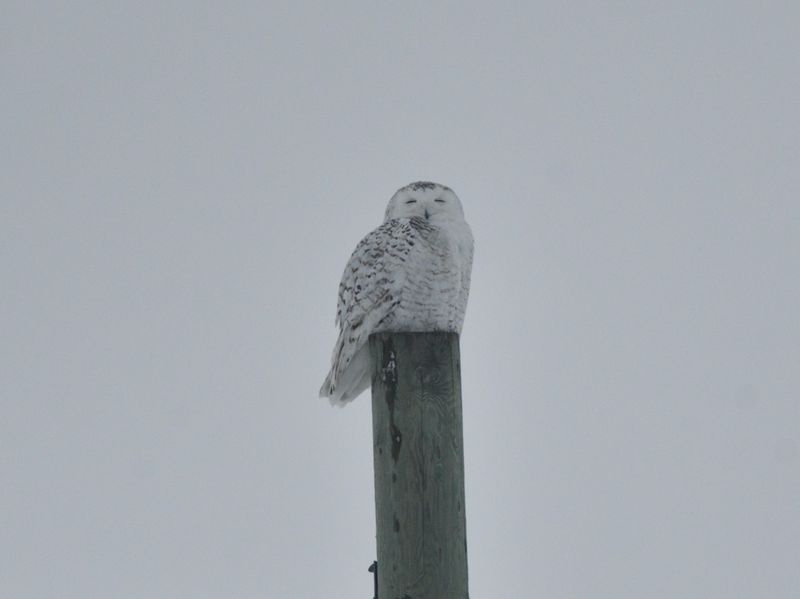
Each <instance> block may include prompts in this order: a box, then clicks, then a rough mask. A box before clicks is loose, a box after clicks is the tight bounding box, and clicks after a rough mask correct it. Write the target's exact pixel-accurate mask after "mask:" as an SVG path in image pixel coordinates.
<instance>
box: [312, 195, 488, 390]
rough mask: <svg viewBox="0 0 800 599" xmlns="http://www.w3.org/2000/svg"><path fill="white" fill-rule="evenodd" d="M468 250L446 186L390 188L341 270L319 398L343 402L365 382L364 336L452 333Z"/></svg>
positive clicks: (462, 300)
mask: <svg viewBox="0 0 800 599" xmlns="http://www.w3.org/2000/svg"><path fill="white" fill-rule="evenodd" d="M472 253H473V240H472V232H471V231H470V228H469V225H468V224H467V222H466V221H465V220H464V212H463V210H462V208H461V202H460V201H459V199H458V197H457V196H456V195H455V193H453V191H452V190H451V189H450V188H448V187H445V186H443V185H439V184H437V183H423V182H420V183H412V184H411V185H407V186H406V187H403V188H401V189H400V190H398V192H397V193H395V195H394V196H393V197H392V199H391V200H390V201H389V205H388V206H387V208H386V217H385V220H384V222H383V224H382V225H381V226H380V227H378V228H377V229H375V230H374V231H372V232H371V233H370V234H369V235H367V236H366V237H364V239H362V240H361V242H360V243H359V244H358V246H356V249H355V251H354V252H353V255H352V256H351V257H350V260H349V261H348V262H347V266H346V267H345V269H344V274H343V275H342V281H341V283H340V284H339V302H338V307H337V311H336V323H337V324H338V325H339V338H338V339H337V341H336V344H335V345H334V349H333V356H332V358H331V369H330V372H329V373H328V376H327V377H326V379H325V382H324V383H323V384H322V387H321V388H320V391H319V394H320V397H329V398H330V401H331V403H332V404H334V405H344V404H346V403H347V402H349V401H352V400H353V399H355V398H356V397H357V396H358V395H359V394H360V393H361V392H362V391H364V390H365V389H367V388H368V387H369V385H370V362H369V347H368V344H367V341H368V339H369V336H370V335H371V334H372V333H378V332H384V331H394V332H400V331H406V332H424V331H450V332H455V333H460V332H461V327H462V325H463V323H464V312H465V310H466V307H467V298H468V295H469V283H470V272H471V270H472Z"/></svg>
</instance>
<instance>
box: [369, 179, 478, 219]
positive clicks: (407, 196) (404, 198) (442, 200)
mask: <svg viewBox="0 0 800 599" xmlns="http://www.w3.org/2000/svg"><path fill="white" fill-rule="evenodd" d="M412 216H417V217H419V218H425V219H429V220H434V221H436V220H441V219H457V220H463V219H464V210H463V208H462V207H461V201H460V200H459V199H458V196H456V194H455V193H453V190H452V189H450V188H449V187H446V186H444V185H440V184H439V183H427V182H422V181H420V182H417V183H411V184H410V185H406V186H405V187H403V188H401V189H399V190H398V191H397V193H395V194H394V196H392V199H391V200H389V205H388V206H387V207H386V219H385V220H391V219H393V218H411V217H412Z"/></svg>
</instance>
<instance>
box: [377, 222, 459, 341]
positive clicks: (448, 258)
mask: <svg viewBox="0 0 800 599" xmlns="http://www.w3.org/2000/svg"><path fill="white" fill-rule="evenodd" d="M414 220H416V219H414ZM412 224H413V225H414V230H415V231H414V232H415V239H416V242H415V247H414V250H415V251H412V252H410V253H409V255H408V257H407V260H406V262H405V263H404V273H403V284H402V287H401V292H400V297H399V298H397V299H398V300H399V301H398V302H397V305H396V306H395V308H394V310H393V311H392V313H391V315H389V318H387V319H386V320H384V322H382V323H380V325H378V326H377V327H376V329H375V331H376V332H381V331H403V332H413V331H448V332H455V333H460V332H461V327H462V325H463V322H464V312H465V310H466V303H467V293H468V291H469V271H470V268H471V262H472V235H471V233H470V232H469V228H468V227H467V226H466V223H464V226H463V227H457V226H447V225H448V223H445V224H444V225H441V226H436V225H431V224H429V223H427V222H424V221H423V222H415V223H412ZM464 227H466V230H463V229H464Z"/></svg>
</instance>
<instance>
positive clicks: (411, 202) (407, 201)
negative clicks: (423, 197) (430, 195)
mask: <svg viewBox="0 0 800 599" xmlns="http://www.w3.org/2000/svg"><path fill="white" fill-rule="evenodd" d="M416 203H417V200H406V204H416Z"/></svg>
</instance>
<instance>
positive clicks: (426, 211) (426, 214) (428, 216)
mask: <svg viewBox="0 0 800 599" xmlns="http://www.w3.org/2000/svg"><path fill="white" fill-rule="evenodd" d="M430 217H431V215H430V213H429V212H428V209H427V208H425V219H426V220H427V219H429V218H430Z"/></svg>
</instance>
